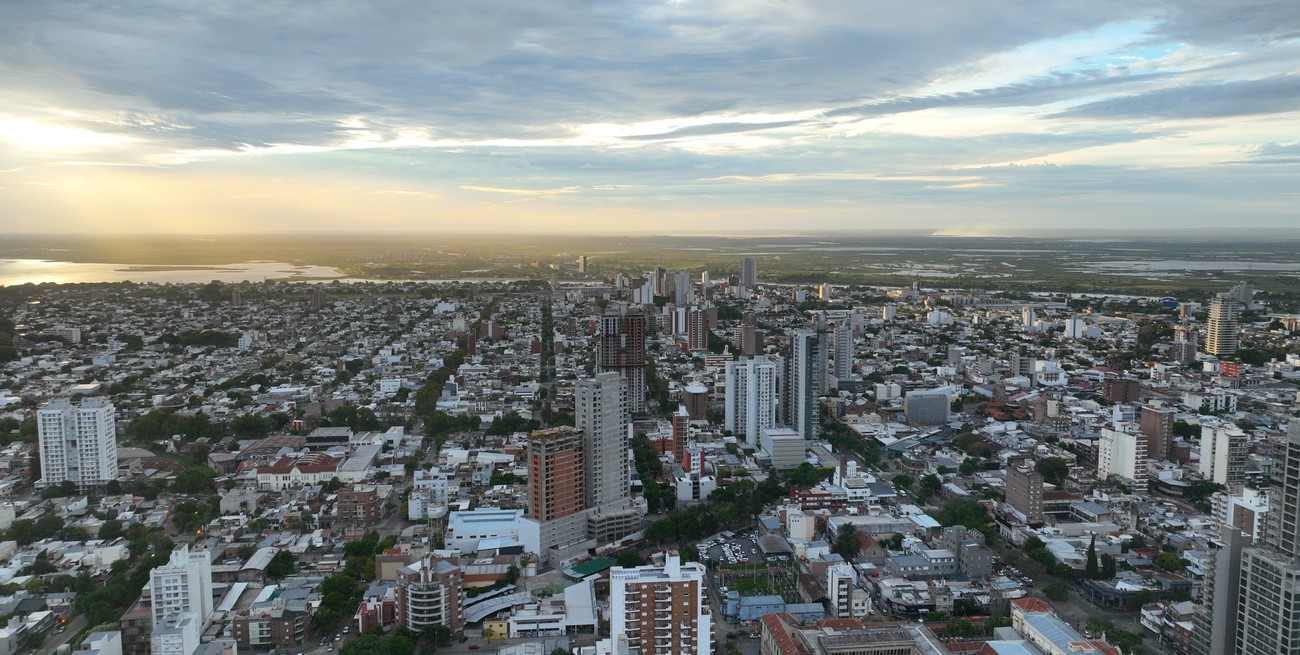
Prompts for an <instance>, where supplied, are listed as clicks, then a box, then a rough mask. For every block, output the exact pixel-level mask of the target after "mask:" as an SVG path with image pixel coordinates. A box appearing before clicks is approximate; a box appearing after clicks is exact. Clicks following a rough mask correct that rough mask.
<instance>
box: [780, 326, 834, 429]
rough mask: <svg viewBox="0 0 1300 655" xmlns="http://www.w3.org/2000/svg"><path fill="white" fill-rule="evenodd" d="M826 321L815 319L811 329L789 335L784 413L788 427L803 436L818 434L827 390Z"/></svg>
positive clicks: (827, 343)
mask: <svg viewBox="0 0 1300 655" xmlns="http://www.w3.org/2000/svg"><path fill="white" fill-rule="evenodd" d="M829 341H830V340H829V339H828V338H827V332H826V326H825V323H822V322H821V319H820V318H819V319H818V322H817V323H816V325H815V327H814V328H813V329H811V330H796V331H795V332H794V333H793V334H791V335H790V357H789V367H790V369H789V373H788V374H787V375H786V381H787V383H786V385H785V396H786V406H787V409H786V416H787V417H788V418H787V420H788V421H789V424H790V427H792V428H794V430H795V431H796V432H798V433H799V434H800V435H801V436H803V438H804V439H816V438H818V437H820V436H821V408H820V406H819V404H818V403H819V402H820V399H821V397H822V395H823V394H824V393H825V392H826V364H827V360H828V359H829V357H828V354H829V353H828V351H829V345H830V344H829Z"/></svg>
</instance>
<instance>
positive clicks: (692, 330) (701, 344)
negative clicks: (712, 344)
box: [686, 307, 709, 353]
mask: <svg viewBox="0 0 1300 655" xmlns="http://www.w3.org/2000/svg"><path fill="white" fill-rule="evenodd" d="M686 350H688V351H690V352H694V353H702V352H708V351H709V318H708V315H707V314H706V313H705V310H704V309H702V308H700V307H689V308H687V309H686Z"/></svg>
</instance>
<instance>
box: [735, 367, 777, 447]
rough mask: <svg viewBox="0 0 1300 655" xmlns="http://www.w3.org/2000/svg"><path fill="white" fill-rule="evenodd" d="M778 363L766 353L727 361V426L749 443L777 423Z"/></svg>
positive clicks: (753, 444) (755, 442) (755, 440)
mask: <svg viewBox="0 0 1300 655" xmlns="http://www.w3.org/2000/svg"><path fill="white" fill-rule="evenodd" d="M776 402H777V398H776V364H774V363H772V361H771V360H769V359H768V358H767V357H766V356H763V355H759V356H757V357H754V358H753V359H748V358H743V357H742V358H741V359H740V360H739V361H734V362H727V397H726V403H727V406H726V411H725V416H726V419H725V420H726V423H725V425H726V429H728V430H731V431H732V433H733V434H735V435H736V438H738V439H744V440H745V443H747V444H749V445H750V447H753V448H757V447H758V438H759V435H761V434H762V433H763V430H766V429H768V428H770V427H773V426H774V425H776Z"/></svg>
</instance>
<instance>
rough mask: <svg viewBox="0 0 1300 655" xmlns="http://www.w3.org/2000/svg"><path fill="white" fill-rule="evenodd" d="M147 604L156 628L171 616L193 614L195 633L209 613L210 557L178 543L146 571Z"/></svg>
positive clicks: (210, 610)
mask: <svg viewBox="0 0 1300 655" xmlns="http://www.w3.org/2000/svg"><path fill="white" fill-rule="evenodd" d="M149 599H150V601H149V604H150V607H151V609H152V611H153V624H154V626H155V627H157V626H161V625H163V624H164V623H165V622H166V620H167V619H168V617H171V616H172V615H178V616H182V617H183V616H186V615H189V616H192V617H193V618H194V620H195V624H196V626H197V630H198V634H202V633H203V631H204V630H205V629H206V628H207V625H208V619H209V618H210V617H211V615H212V558H211V557H210V556H209V554H208V551H206V550H195V551H191V550H190V549H189V546H178V547H177V548H176V549H175V550H173V551H172V554H171V559H170V560H168V562H167V563H166V564H164V565H163V566H159V567H156V568H154V569H153V570H152V571H150V572H149Z"/></svg>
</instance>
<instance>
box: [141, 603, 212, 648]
mask: <svg viewBox="0 0 1300 655" xmlns="http://www.w3.org/2000/svg"><path fill="white" fill-rule="evenodd" d="M200 623H201V622H200V621H199V620H198V618H197V617H196V616H195V615H194V614H192V613H188V612H187V613H183V614H181V613H175V614H170V615H168V616H167V618H165V619H163V620H162V622H158V621H157V620H155V621H154V626H153V632H152V633H150V635H149V655H192V654H193V653H194V652H195V651H196V650H198V648H199V638H200V636H201V635H202V627H201V626H200Z"/></svg>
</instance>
